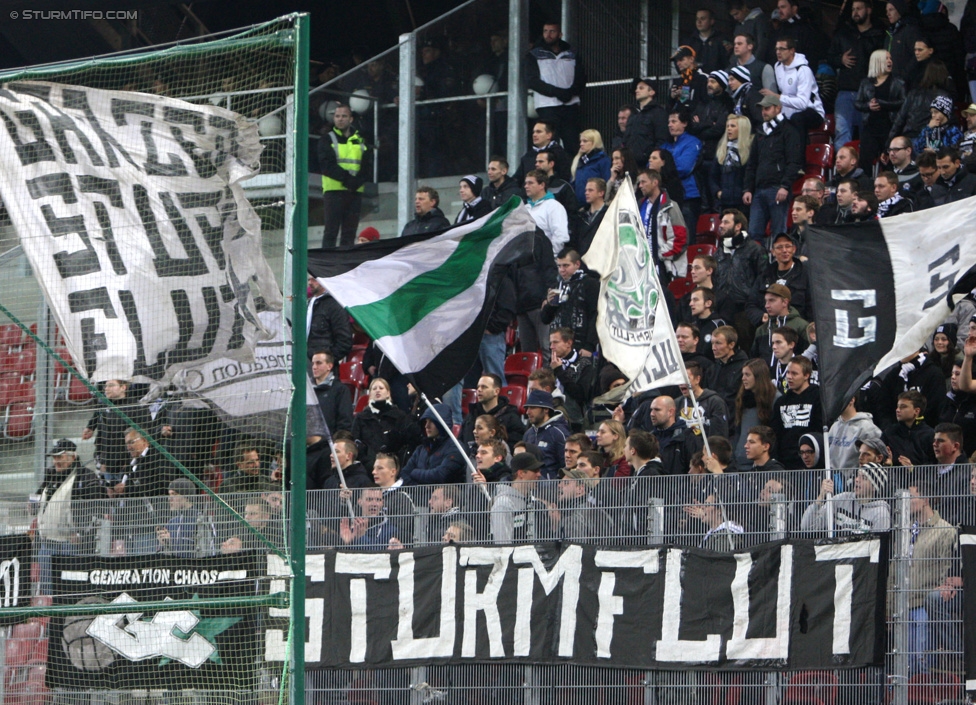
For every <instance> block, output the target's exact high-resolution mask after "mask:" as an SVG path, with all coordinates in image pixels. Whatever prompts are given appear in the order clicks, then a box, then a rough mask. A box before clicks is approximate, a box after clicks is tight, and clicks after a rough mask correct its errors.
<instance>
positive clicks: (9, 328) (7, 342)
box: [0, 323, 24, 350]
mask: <svg viewBox="0 0 976 705" xmlns="http://www.w3.org/2000/svg"><path fill="white" fill-rule="evenodd" d="M23 342H24V331H22V330H21V329H20V326H18V325H17V324H16V323H5V324H3V325H2V326H0V350H6V349H7V348H9V347H16V346H18V345H21V344H22V343H23Z"/></svg>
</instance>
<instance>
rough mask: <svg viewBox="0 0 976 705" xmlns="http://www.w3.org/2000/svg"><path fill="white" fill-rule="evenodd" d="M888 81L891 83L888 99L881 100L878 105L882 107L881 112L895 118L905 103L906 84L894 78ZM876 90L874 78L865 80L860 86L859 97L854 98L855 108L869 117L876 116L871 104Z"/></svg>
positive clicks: (858, 89)
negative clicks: (895, 114)
mask: <svg viewBox="0 0 976 705" xmlns="http://www.w3.org/2000/svg"><path fill="white" fill-rule="evenodd" d="M887 80H888V81H891V85H890V86H889V88H888V99H887V100H879V101H878V103H879V104H880V105H881V112H887V113H890V114H891V116H894V113H896V112H897V111H899V110H901V106H902V105H903V104H904V103H905V82H904V81H902V80H901V79H900V78H894V77H889V78H888V79H887ZM876 88H877V86H875V85H874V79H873V78H865V79H864V80H863V81H861V83H860V85H859V86H858V88H857V97H856V98H854V107H855V108H857V109H858V110H860V111H861V112H862V113H865V114H866V115H867V116H868V117H871V116H872V115H874V114H875V113H873V112H872V111H871V106H870V103H871V101H872V100H873V99H874V93H875V89H876Z"/></svg>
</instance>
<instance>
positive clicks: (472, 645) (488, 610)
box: [461, 547, 514, 658]
mask: <svg viewBox="0 0 976 705" xmlns="http://www.w3.org/2000/svg"><path fill="white" fill-rule="evenodd" d="M513 550H514V549H512V548H481V547H478V548H462V549H461V565H463V566H465V565H469V566H474V565H490V566H491V573H489V574H488V580H487V582H486V583H485V589H484V592H478V571H476V570H466V571H464V636H463V638H462V639H461V656H463V657H464V658H474V657H475V655H476V645H477V639H478V633H477V630H478V612H484V613H485V629H486V630H487V632H488V653H489V654H490V655H491V657H492V658H505V647H504V645H503V644H502V620H501V615H499V613H498V593H499V591H500V590H501V588H502V583H503V582H504V580H505V573H506V572H507V571H508V562H509V560H510V559H511V557H512V551H513Z"/></svg>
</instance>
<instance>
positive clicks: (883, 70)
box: [840, 49, 928, 174]
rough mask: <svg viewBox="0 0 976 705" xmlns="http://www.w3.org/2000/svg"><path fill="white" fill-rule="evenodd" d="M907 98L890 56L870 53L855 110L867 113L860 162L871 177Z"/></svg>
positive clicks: (855, 101) (882, 50) (877, 52)
mask: <svg viewBox="0 0 976 705" xmlns="http://www.w3.org/2000/svg"><path fill="white" fill-rule="evenodd" d="M905 98H906V95H905V83H904V82H903V81H902V80H901V79H900V78H895V77H893V76H892V75H891V54H889V53H888V52H887V51H885V50H884V49H876V50H875V51H873V52H871V58H870V59H868V76H867V78H862V79H861V85H860V86H859V87H858V89H857V97H856V98H855V99H854V107H855V108H857V109H858V110H860V111H861V112H862V113H864V120H863V124H862V126H861V146H860V149H859V150H858V152H859V155H858V162H859V163H860V165H861V168H862V169H864V171H866V172H867V173H868V174H870V173H871V166H872V165H873V164H874V160H875V159H877V158H878V157H879V156H880V155H881V154H882V153H885V149H886V147H887V146H888V144H887V142H888V137H889V135H890V133H891V121H892V119H893V118H894V117H895V115H896V113H898V111H900V110H901V107H902V105H903V104H904V103H905ZM925 107H926V108H928V105H926V106H925ZM899 134H901V133H899ZM913 136H914V135H913ZM840 146H843V145H840Z"/></svg>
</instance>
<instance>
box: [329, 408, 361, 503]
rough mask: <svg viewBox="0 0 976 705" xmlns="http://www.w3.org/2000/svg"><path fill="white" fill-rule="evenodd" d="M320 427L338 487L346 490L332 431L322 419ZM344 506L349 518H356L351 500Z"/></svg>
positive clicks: (344, 477) (344, 476) (348, 499)
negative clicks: (346, 508)
mask: <svg viewBox="0 0 976 705" xmlns="http://www.w3.org/2000/svg"><path fill="white" fill-rule="evenodd" d="M322 426H323V428H325V440H327V441H328V442H329V449H330V450H331V451H332V462H333V463H335V469H336V472H337V473H338V474H339V486H340V487H341V488H342V489H344V490H348V489H349V487H348V486H347V485H346V475H345V473H343V472H342V465H340V464H339V451H337V450H336V447H335V441H333V440H332V429H330V428H329V422H328V421H326V420H325V418H323V419H322ZM346 506H347V507H348V508H349V518H350V519H355V518H356V511H355V510H354V509H353V508H352V499H350V498H347V499H346Z"/></svg>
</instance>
